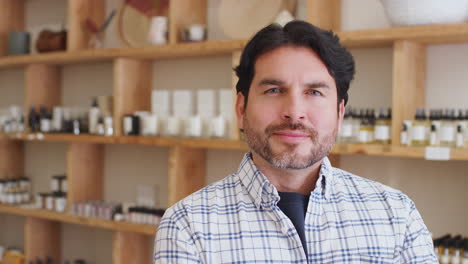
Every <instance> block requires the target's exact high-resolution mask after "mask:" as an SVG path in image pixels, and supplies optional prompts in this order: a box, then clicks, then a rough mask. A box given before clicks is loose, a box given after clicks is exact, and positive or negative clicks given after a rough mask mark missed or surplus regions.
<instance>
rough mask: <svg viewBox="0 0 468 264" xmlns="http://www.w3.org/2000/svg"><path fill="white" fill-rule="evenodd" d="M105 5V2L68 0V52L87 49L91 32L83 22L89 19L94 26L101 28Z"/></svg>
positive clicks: (102, 0)
mask: <svg viewBox="0 0 468 264" xmlns="http://www.w3.org/2000/svg"><path fill="white" fill-rule="evenodd" d="M105 4H106V2H105V0H68V36H67V38H68V39H67V50H68V51H75V50H83V49H87V48H88V42H89V39H90V38H91V32H90V31H89V30H88V29H87V28H86V24H85V21H86V19H90V20H91V21H92V22H94V23H95V24H96V26H98V27H99V26H101V25H102V23H103V22H104V19H105V18H104V16H105V11H106V8H105Z"/></svg>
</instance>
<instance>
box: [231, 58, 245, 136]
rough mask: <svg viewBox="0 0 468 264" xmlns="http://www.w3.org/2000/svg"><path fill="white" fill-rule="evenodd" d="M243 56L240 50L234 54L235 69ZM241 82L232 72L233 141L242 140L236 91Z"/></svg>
mask: <svg viewBox="0 0 468 264" xmlns="http://www.w3.org/2000/svg"><path fill="white" fill-rule="evenodd" d="M241 55H242V51H241V50H238V51H234V52H233V53H232V68H234V67H237V66H238V65H239V63H240V57H241ZM238 80H239V78H237V76H236V73H235V72H234V71H232V94H233V97H232V99H233V100H234V102H233V104H232V105H233V106H234V107H233V109H232V111H233V115H232V116H233V120H232V121H231V122H232V126H230V127H232V131H231V135H232V138H231V139H233V140H240V132H239V127H238V126H237V116H236V97H237V91H236V84H237V81H238Z"/></svg>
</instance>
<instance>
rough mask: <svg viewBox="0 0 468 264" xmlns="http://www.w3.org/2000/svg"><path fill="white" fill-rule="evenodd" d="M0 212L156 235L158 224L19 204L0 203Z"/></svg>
mask: <svg viewBox="0 0 468 264" xmlns="http://www.w3.org/2000/svg"><path fill="white" fill-rule="evenodd" d="M0 213H7V214H13V215H20V216H32V217H37V218H41V219H47V220H52V221H56V222H62V223H69V224H76V225H83V226H89V227H97V228H104V229H109V230H114V231H124V232H134V233H139V234H145V235H155V234H156V229H157V226H153V225H141V224H132V223H128V222H115V221H110V220H104V219H98V218H87V217H81V216H76V215H72V214H65V213H57V212H53V211H48V210H39V209H24V208H21V207H17V206H10V205H3V204H0Z"/></svg>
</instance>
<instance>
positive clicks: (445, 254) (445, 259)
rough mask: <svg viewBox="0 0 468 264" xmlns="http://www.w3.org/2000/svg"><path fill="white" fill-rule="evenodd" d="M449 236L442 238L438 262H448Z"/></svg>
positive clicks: (441, 263) (442, 263)
mask: <svg viewBox="0 0 468 264" xmlns="http://www.w3.org/2000/svg"><path fill="white" fill-rule="evenodd" d="M451 241H452V239H451V238H447V239H443V240H442V246H443V252H442V255H441V256H440V264H450V247H451Z"/></svg>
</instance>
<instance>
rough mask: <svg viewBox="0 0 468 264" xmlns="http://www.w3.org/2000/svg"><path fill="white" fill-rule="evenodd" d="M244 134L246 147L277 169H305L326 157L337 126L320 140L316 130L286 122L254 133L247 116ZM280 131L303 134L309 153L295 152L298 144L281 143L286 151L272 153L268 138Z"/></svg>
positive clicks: (244, 123) (334, 137)
mask: <svg viewBox="0 0 468 264" xmlns="http://www.w3.org/2000/svg"><path fill="white" fill-rule="evenodd" d="M243 125H244V134H245V139H246V142H247V145H249V147H250V148H251V149H252V150H253V151H254V152H255V153H257V154H258V155H259V156H260V157H262V158H263V159H264V160H266V161H267V162H268V163H270V164H271V165H272V166H274V167H275V168H278V169H293V170H300V169H306V168H309V167H310V166H312V165H314V164H315V163H317V162H319V161H321V160H322V159H323V158H324V157H326V156H327V155H328V154H329V153H330V151H331V149H332V148H333V145H334V144H335V141H336V135H337V131H338V130H337V127H338V125H337V126H335V128H334V129H333V131H332V133H330V134H328V135H325V136H324V137H322V138H320V136H319V134H318V132H317V130H315V129H314V128H308V127H306V126H305V125H304V124H303V123H300V122H292V121H287V122H283V123H281V124H279V125H273V124H271V125H269V126H268V127H267V128H266V129H265V131H264V133H258V132H256V131H255V130H254V129H253V128H252V127H251V126H250V122H249V120H248V118H247V116H244V120H243ZM282 130H293V131H294V130H295V131H300V132H302V133H305V134H306V135H308V136H309V139H310V140H311V143H312V147H311V148H310V151H309V152H306V153H305V154H300V153H298V152H297V151H296V148H298V147H299V144H289V143H284V142H283V143H282V144H283V145H284V146H285V147H286V150H283V151H274V150H273V148H272V145H271V143H270V138H271V137H272V136H273V134H274V133H276V132H279V131H282Z"/></svg>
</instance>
